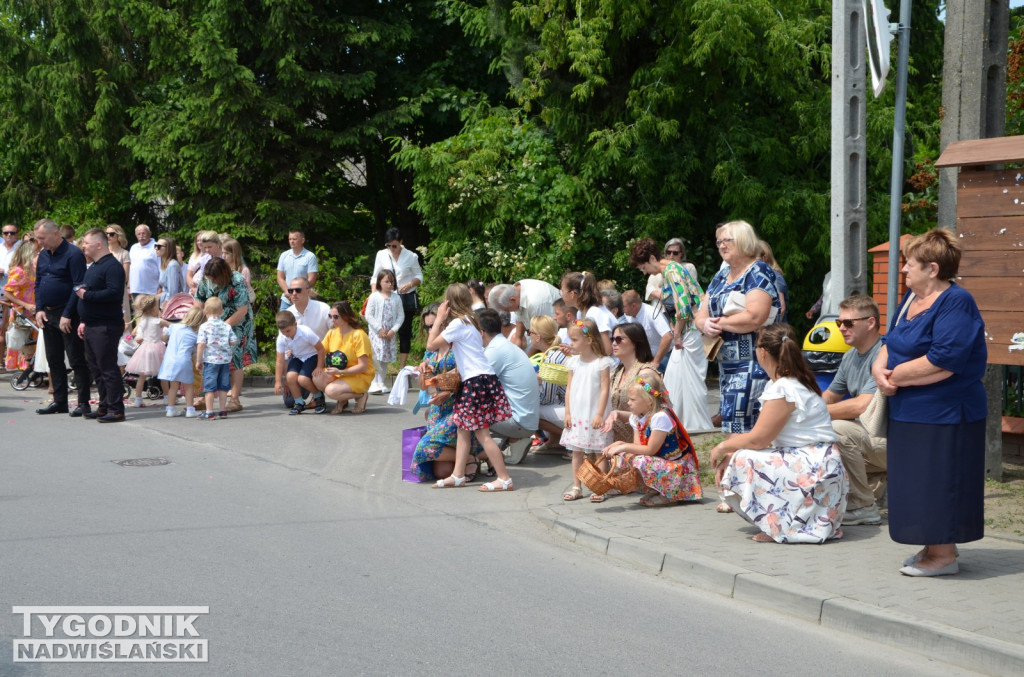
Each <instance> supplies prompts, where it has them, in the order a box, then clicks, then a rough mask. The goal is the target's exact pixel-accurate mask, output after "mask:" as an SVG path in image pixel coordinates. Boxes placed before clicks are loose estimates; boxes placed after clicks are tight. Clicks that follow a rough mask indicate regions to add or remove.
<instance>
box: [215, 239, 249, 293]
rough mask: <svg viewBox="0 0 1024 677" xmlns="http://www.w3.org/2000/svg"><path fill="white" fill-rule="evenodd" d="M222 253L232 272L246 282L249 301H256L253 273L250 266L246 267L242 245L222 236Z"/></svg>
mask: <svg viewBox="0 0 1024 677" xmlns="http://www.w3.org/2000/svg"><path fill="white" fill-rule="evenodd" d="M220 248H221V252H222V254H223V256H224V260H225V261H227V264H228V266H229V267H230V268H231V270H233V271H236V272H238V273H241V275H242V279H243V280H245V288H246V289H248V290H249V299H250V300H252V299H255V298H256V293H255V292H254V291H253V289H252V272H251V271H250V270H249V266H247V265H245V257H244V256H242V244H241V243H240V242H239V241H238V240H236V239H235V238H233V237H230V236H227V237H225V236H224V235H223V234H222V235H221V242H220Z"/></svg>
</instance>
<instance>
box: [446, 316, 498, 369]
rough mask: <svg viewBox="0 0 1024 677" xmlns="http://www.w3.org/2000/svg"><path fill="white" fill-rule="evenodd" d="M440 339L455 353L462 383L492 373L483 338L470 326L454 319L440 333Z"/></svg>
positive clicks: (477, 330) (478, 331)
mask: <svg viewBox="0 0 1024 677" xmlns="http://www.w3.org/2000/svg"><path fill="white" fill-rule="evenodd" d="M441 338H443V339H444V340H445V341H447V342H448V343H449V345H451V347H452V351H454V352H455V364H456V365H457V366H458V368H459V375H461V376H462V380H463V381H468V380H469V379H471V378H473V377H475V376H480V375H482V374H493V373H494V370H493V369H491V363H490V362H489V361H488V360H487V355H486V354H485V353H484V339H483V336H481V335H480V330H479V329H477V328H476V327H474V326H473V325H472V324H469V323H468V322H465V321H463V320H460V319H458V318H455V319H454V320H452V321H451V322H450V323H449V324H448V326H447V327H445V329H444V331H442V332H441Z"/></svg>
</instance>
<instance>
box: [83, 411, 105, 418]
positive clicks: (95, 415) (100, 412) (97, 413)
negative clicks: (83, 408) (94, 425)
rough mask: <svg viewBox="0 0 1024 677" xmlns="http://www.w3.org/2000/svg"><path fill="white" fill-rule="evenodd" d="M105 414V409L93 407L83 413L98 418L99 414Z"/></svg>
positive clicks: (87, 416)
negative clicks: (91, 409)
mask: <svg viewBox="0 0 1024 677" xmlns="http://www.w3.org/2000/svg"><path fill="white" fill-rule="evenodd" d="M106 415H107V411H106V409H94V410H93V411H90V412H86V413H85V414H84V416H85V417H86V418H100V417H101V416H106Z"/></svg>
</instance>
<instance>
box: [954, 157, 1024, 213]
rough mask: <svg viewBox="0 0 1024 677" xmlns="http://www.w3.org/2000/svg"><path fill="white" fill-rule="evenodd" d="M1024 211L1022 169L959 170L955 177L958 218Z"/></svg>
mask: <svg viewBox="0 0 1024 677" xmlns="http://www.w3.org/2000/svg"><path fill="white" fill-rule="evenodd" d="M1021 214H1024V169H1010V170H1004V171H985V172H962V173H961V174H960V177H959V179H957V191H956V215H957V217H959V218H971V217H980V216H1014V215H1021Z"/></svg>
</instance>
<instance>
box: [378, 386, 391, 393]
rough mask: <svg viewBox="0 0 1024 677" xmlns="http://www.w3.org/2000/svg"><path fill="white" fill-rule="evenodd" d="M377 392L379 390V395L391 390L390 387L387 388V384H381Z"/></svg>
mask: <svg viewBox="0 0 1024 677" xmlns="http://www.w3.org/2000/svg"><path fill="white" fill-rule="evenodd" d="M378 392H380V394H381V395H386V394H387V393H390V392H391V388H388V387H387V386H381V387H380V390H379V391H378Z"/></svg>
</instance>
